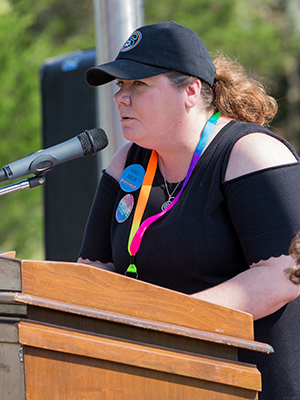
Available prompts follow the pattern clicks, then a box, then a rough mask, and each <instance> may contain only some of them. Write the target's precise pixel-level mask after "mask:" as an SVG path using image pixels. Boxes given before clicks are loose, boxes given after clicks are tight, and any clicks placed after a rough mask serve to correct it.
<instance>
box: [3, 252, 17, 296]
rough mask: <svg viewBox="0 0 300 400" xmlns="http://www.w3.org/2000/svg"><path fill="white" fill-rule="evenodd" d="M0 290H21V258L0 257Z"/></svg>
mask: <svg viewBox="0 0 300 400" xmlns="http://www.w3.org/2000/svg"><path fill="white" fill-rule="evenodd" d="M0 290H3V291H18V292H20V291H21V290H22V284H21V260H18V259H14V258H11V257H0Z"/></svg>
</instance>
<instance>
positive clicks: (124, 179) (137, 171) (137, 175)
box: [120, 164, 145, 193]
mask: <svg viewBox="0 0 300 400" xmlns="http://www.w3.org/2000/svg"><path fill="white" fill-rule="evenodd" d="M144 177H145V169H144V168H143V167H142V166H141V165H139V164H132V165H129V167H127V168H125V169H124V171H123V172H122V175H121V177H120V186H121V189H122V190H124V192H127V193H131V192H135V191H136V190H138V189H139V188H140V187H141V186H142V184H143V180H144Z"/></svg>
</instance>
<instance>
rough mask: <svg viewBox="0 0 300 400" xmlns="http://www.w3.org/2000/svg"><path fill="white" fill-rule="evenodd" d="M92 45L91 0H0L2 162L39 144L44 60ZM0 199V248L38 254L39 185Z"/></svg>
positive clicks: (40, 246)
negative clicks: (88, 0)
mask: <svg viewBox="0 0 300 400" xmlns="http://www.w3.org/2000/svg"><path fill="white" fill-rule="evenodd" d="M94 45H95V44H94V15H93V3H92V0H91V1H90V2H86V1H85V2H82V1H78V0H69V1H68V2H65V1H58V0H39V1H36V0H12V1H9V0H0V65H1V69H0V82H1V84H0V94H1V95H0V142H1V146H0V164H1V166H3V165H5V164H7V163H10V162H12V161H15V160H17V159H19V158H22V157H25V156H27V155H28V154H30V153H32V152H33V151H36V150H39V149H40V148H41V147H42V140H41V137H42V133H41V132H42V121H41V95H40V81H39V70H40V67H41V65H42V63H43V62H44V60H45V59H47V58H49V57H52V56H56V55H59V54H64V53H65V52H70V51H73V50H77V49H79V48H82V49H86V48H91V47H94ZM9 183H14V182H9ZM9 183H7V182H5V184H9ZM2 186H5V185H4V184H2V185H1V187H2ZM0 204H1V207H0V209H1V223H0V250H16V252H17V256H18V257H20V258H32V259H42V258H43V257H44V253H43V188H42V187H39V188H35V189H27V190H25V191H18V192H14V193H11V194H6V195H4V196H1V197H0Z"/></svg>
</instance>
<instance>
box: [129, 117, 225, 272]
mask: <svg viewBox="0 0 300 400" xmlns="http://www.w3.org/2000/svg"><path fill="white" fill-rule="evenodd" d="M219 116H220V112H217V113H215V114H214V115H213V116H212V117H211V118H210V119H209V120H208V121H207V123H206V124H205V127H204V129H203V132H202V135H201V137H200V140H199V142H198V145H197V147H196V150H195V152H194V154H193V158H192V161H191V164H190V166H189V169H188V172H187V175H186V177H185V180H184V182H183V185H182V187H181V189H180V191H179V193H178V194H177V196H176V197H175V199H174V200H173V201H172V203H170V204H169V205H168V206H167V207H166V208H165V209H164V210H163V211H161V212H160V213H158V214H156V215H153V216H152V217H149V218H147V219H146V220H145V221H144V222H143V223H142V224H141V225H140V222H141V219H142V216H143V214H144V211H145V208H146V205H147V202H148V198H149V195H150V191H151V187H152V183H153V179H154V175H155V172H156V168H157V161H158V156H157V153H156V151H155V150H153V151H152V154H151V157H150V160H149V163H148V166H147V171H146V174H145V178H144V181H143V185H142V187H141V191H140V195H139V198H138V202H137V205H136V210H135V214H134V217H133V222H132V226H131V230H130V235H129V240H128V252H129V254H130V256H131V261H130V265H129V267H128V268H127V271H126V273H127V272H129V273H133V274H136V277H137V268H136V266H135V264H134V256H135V255H136V253H137V252H138V250H139V248H140V245H141V242H142V239H143V236H144V233H145V232H146V230H147V229H148V228H149V226H150V225H151V224H152V223H153V222H155V221H156V220H157V219H158V218H160V217H162V216H163V215H165V214H166V213H167V212H168V211H169V210H171V208H172V207H174V206H175V204H176V203H177V201H178V200H179V198H180V196H181V194H182V192H183V190H184V188H185V187H186V185H187V183H188V181H189V179H190V177H191V175H192V172H193V170H194V168H195V166H196V164H197V162H198V161H199V158H200V157H201V155H202V153H203V150H204V148H205V146H206V145H207V142H208V140H209V138H210V136H211V134H212V133H213V131H214V128H215V126H216V124H217V122H218V119H219Z"/></svg>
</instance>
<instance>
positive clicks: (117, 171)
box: [77, 143, 131, 272]
mask: <svg viewBox="0 0 300 400" xmlns="http://www.w3.org/2000/svg"><path fill="white" fill-rule="evenodd" d="M130 146H131V143H126V144H125V145H124V146H122V147H121V148H120V149H119V150H118V151H117V153H116V154H115V155H114V157H113V158H112V160H111V162H110V163H109V165H108V167H107V168H106V173H107V174H109V175H110V176H112V177H113V178H114V180H116V181H117V182H118V181H119V178H120V175H121V173H122V171H123V169H124V165H125V161H126V157H127V154H128V151H129V148H130ZM98 192H99V193H98ZM98 192H97V196H99V194H100V192H101V190H100V191H99V188H98ZM97 196H96V200H98V197H97ZM110 199H111V196H110V198H104V199H102V200H99V204H98V201H94V204H93V208H92V212H91V213H90V217H89V221H88V224H87V228H86V229H87V230H92V231H93V232H94V235H92V236H89V235H87V234H85V237H84V242H83V246H82V248H83V249H86V248H88V250H84V253H85V254H84V257H81V256H79V258H78V260H77V262H78V263H83V264H88V265H91V266H94V267H97V268H102V269H105V270H107V271H113V272H115V266H114V264H113V263H112V262H108V263H103V262H101V261H100V260H95V261H93V260H91V259H90V258H92V257H93V256H91V250H90V246H89V243H90V242H91V240H94V239H93V238H94V237H96V238H97V237H102V236H101V235H100V236H99V232H98V231H97V227H98V226H99V224H101V225H103V220H101V218H100V219H99V221H98V218H99V217H100V213H101V210H103V204H104V203H107V201H110ZM101 205H102V206H101ZM100 221H101V222H100ZM108 221H109V219H108ZM108 224H109V222H107V224H104V225H105V226H107V227H106V230H105V232H107V231H108V230H109V225H108ZM95 225H96V227H95ZM95 231H96V232H95ZM86 233H87V232H86ZM102 243H103V239H102ZM98 246H101V243H94V244H93V247H98ZM107 246H108V244H107ZM98 248H99V247H98ZM94 257H95V258H96V256H95V255H94Z"/></svg>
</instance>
